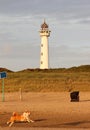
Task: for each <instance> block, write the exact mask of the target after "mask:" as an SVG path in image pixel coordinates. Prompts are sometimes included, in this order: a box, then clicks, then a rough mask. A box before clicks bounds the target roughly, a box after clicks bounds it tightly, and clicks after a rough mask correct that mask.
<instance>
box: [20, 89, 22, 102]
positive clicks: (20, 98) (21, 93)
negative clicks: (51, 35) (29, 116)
mask: <svg viewBox="0 0 90 130" xmlns="http://www.w3.org/2000/svg"><path fill="white" fill-rule="evenodd" d="M19 92H20V101H22V88H20V89H19Z"/></svg>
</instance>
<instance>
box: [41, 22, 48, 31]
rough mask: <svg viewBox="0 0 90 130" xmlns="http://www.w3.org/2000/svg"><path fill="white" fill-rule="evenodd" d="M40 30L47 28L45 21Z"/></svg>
mask: <svg viewBox="0 0 90 130" xmlns="http://www.w3.org/2000/svg"><path fill="white" fill-rule="evenodd" d="M41 28H42V29H43V28H48V25H47V24H46V22H45V20H44V23H43V24H42V25H41Z"/></svg>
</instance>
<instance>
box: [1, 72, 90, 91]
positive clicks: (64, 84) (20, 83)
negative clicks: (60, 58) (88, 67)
mask: <svg viewBox="0 0 90 130" xmlns="http://www.w3.org/2000/svg"><path fill="white" fill-rule="evenodd" d="M4 82H5V92H16V91H19V89H20V88H21V89H22V91H23V92H30V91H31V92H61V91H74V90H78V91H90V72H74V71H73V72H71V71H67V72H66V71H61V70H49V71H47V70H42V71H39V70H38V71H37V70H33V71H32V70H26V71H21V72H8V73H7V78H6V79H5V81H4ZM0 86H2V81H1V79H0ZM1 88H2V87H0V91H2V90H1Z"/></svg>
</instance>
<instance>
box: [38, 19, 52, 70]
mask: <svg viewBox="0 0 90 130" xmlns="http://www.w3.org/2000/svg"><path fill="white" fill-rule="evenodd" d="M50 32H51V31H50V30H49V27H48V25H47V24H46V22H45V20H44V23H43V24H42V25H41V30H40V36H41V53H40V69H49V45H48V37H49V36H50Z"/></svg>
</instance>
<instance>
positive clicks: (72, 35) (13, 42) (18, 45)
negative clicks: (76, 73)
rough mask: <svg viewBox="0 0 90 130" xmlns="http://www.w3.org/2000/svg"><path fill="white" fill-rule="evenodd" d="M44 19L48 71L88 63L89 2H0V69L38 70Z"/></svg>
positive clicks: (19, 0)
mask: <svg viewBox="0 0 90 130" xmlns="http://www.w3.org/2000/svg"><path fill="white" fill-rule="evenodd" d="M44 19H45V21H46V23H47V24H48V25H49V30H51V34H50V37H49V64H50V68H70V67H73V66H80V65H88V64H90V0H0V67H3V68H7V69H10V70H13V71H19V70H23V69H27V68H32V69H33V68H39V67H40V44H41V38H40V35H39V31H40V29H41V24H42V23H43V22H44Z"/></svg>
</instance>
